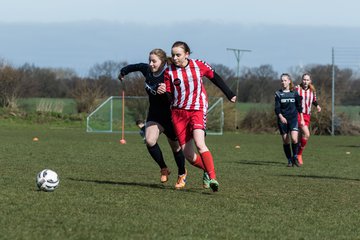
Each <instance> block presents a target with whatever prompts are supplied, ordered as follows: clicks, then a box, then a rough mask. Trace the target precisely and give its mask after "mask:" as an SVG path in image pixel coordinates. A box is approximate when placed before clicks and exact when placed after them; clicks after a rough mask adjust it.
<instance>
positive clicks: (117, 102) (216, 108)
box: [86, 96, 224, 135]
mask: <svg viewBox="0 0 360 240" xmlns="http://www.w3.org/2000/svg"><path fill="white" fill-rule="evenodd" d="M124 101H125V106H124V108H125V109H124V110H125V111H124V113H125V118H124V119H125V120H124V129H125V131H124V132H125V133H139V129H138V127H137V126H136V121H137V120H144V121H145V120H146V115H147V111H148V108H149V100H148V97H146V96H125V100H124ZM223 108H224V107H223V98H222V97H210V98H209V108H208V113H207V131H206V134H208V135H222V134H223V127H224V110H223ZM122 111H123V109H122V98H121V97H120V96H111V97H109V98H108V99H106V100H105V101H104V102H102V103H101V104H100V105H99V106H98V107H97V108H96V109H95V110H94V111H93V112H91V113H90V114H89V115H88V117H87V118H86V132H88V133H120V132H121V126H122Z"/></svg>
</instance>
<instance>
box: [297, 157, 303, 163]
mask: <svg viewBox="0 0 360 240" xmlns="http://www.w3.org/2000/svg"><path fill="white" fill-rule="evenodd" d="M297 158H298V162H299V165H303V159H302V155H298V156H297Z"/></svg>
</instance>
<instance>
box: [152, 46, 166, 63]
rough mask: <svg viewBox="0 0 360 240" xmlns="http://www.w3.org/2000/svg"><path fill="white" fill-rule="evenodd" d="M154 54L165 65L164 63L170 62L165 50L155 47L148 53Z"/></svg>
mask: <svg viewBox="0 0 360 240" xmlns="http://www.w3.org/2000/svg"><path fill="white" fill-rule="evenodd" d="M152 54H154V55H156V56H158V57H159V59H160V61H161V62H162V63H163V64H164V65H165V63H167V64H170V63H171V58H170V57H168V56H166V52H165V51H164V50H162V49H161V48H155V49H153V50H151V51H150V53H149V55H152Z"/></svg>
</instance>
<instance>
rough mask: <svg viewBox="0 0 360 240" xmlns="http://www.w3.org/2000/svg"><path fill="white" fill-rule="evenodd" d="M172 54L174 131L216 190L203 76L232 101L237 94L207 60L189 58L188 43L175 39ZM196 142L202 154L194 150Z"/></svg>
mask: <svg viewBox="0 0 360 240" xmlns="http://www.w3.org/2000/svg"><path fill="white" fill-rule="evenodd" d="M171 55H172V61H173V64H171V65H169V67H168V68H167V69H166V71H165V75H164V82H165V86H166V92H167V94H168V95H169V97H170V99H171V101H172V104H171V108H172V111H171V115H172V120H173V123H174V127H175V132H176V135H177V137H178V141H179V143H180V145H181V147H182V149H183V151H184V154H185V157H186V159H187V160H188V161H189V162H190V163H191V164H192V165H194V166H196V167H198V168H201V169H203V170H204V172H206V173H207V174H208V180H207V179H206V177H207V176H206V174H205V175H204V177H205V178H204V187H205V188H207V187H210V188H211V189H212V190H213V191H214V192H216V191H218V188H219V183H218V181H217V180H216V173H215V167H214V161H213V157H212V154H211V152H210V150H209V149H208V147H207V146H206V144H205V129H206V113H207V108H208V99H207V94H206V91H205V87H204V84H203V80H202V78H203V77H207V78H208V79H209V80H210V81H212V82H213V83H214V84H215V85H216V86H217V87H219V88H220V89H221V90H222V92H223V93H224V94H225V95H226V97H227V98H228V99H229V100H230V101H231V102H236V95H235V94H234V93H233V92H232V91H231V90H230V89H229V88H228V86H227V85H226V84H225V83H224V81H223V80H222V78H221V77H220V76H219V75H218V74H217V73H216V72H215V71H214V70H213V69H212V68H211V67H210V66H209V65H208V64H207V63H205V62H203V61H201V60H198V59H190V58H189V56H190V48H189V46H188V45H187V44H186V43H185V42H181V41H178V42H175V43H174V44H173V46H172V49H171ZM194 143H195V146H196V148H197V151H198V152H199V154H197V153H196V152H195V150H194ZM185 180H186V174H185V175H184V176H179V178H178V183H179V185H181V184H185Z"/></svg>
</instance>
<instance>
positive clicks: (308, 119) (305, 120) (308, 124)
mask: <svg viewBox="0 0 360 240" xmlns="http://www.w3.org/2000/svg"><path fill="white" fill-rule="evenodd" d="M303 117H304V122H305V125H306V126H308V127H309V126H310V119H311V115H310V114H306V113H303ZM300 121H301V118H300V114H298V122H299V126H300Z"/></svg>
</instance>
